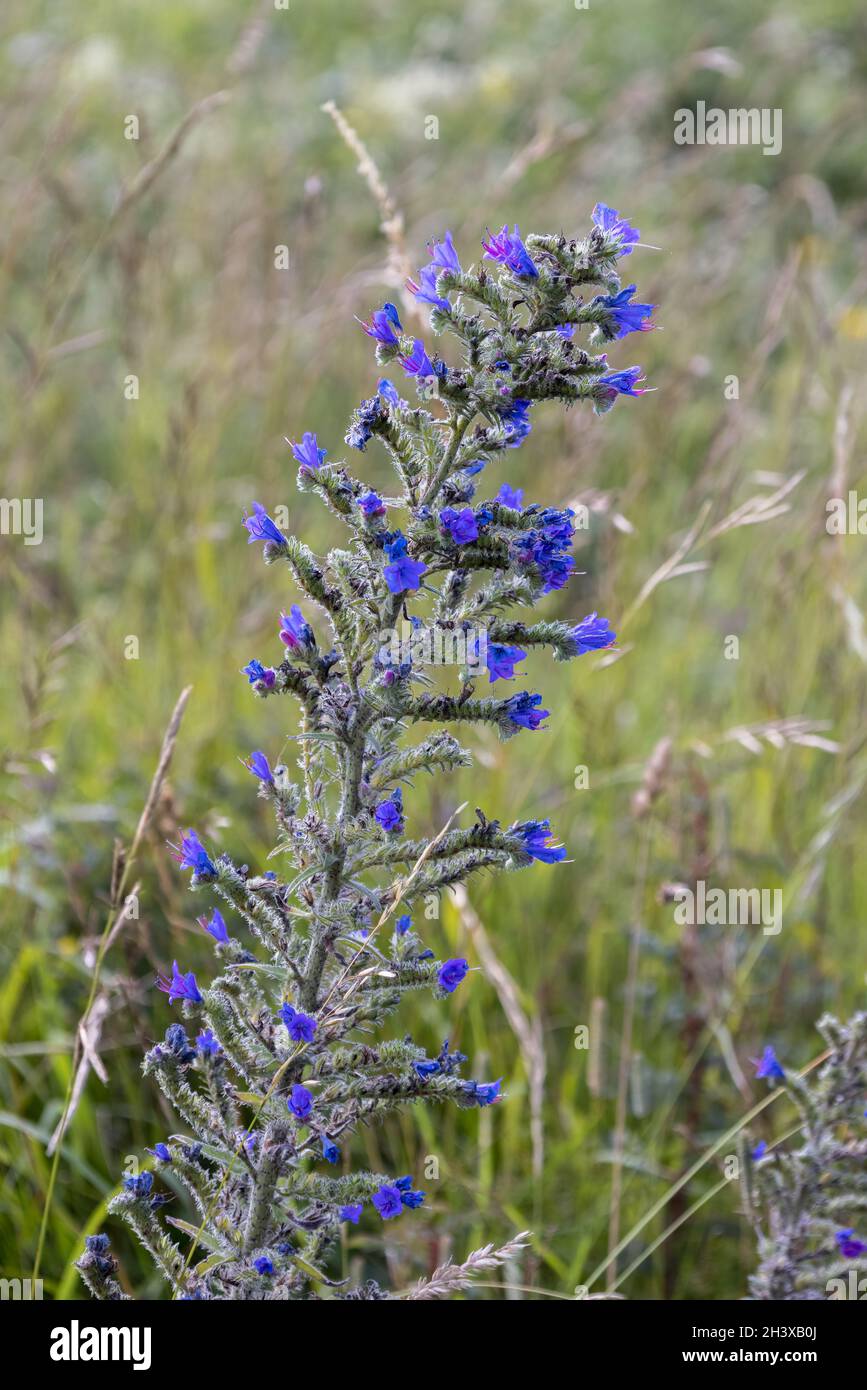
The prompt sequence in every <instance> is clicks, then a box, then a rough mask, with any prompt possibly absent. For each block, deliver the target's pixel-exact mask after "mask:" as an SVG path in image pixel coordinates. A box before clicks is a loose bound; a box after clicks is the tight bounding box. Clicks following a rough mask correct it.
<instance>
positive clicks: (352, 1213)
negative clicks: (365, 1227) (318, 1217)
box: [337, 1202, 364, 1226]
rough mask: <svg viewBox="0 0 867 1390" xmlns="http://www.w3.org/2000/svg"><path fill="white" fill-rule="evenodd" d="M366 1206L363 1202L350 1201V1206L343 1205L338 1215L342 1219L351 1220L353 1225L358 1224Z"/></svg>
mask: <svg viewBox="0 0 867 1390" xmlns="http://www.w3.org/2000/svg"><path fill="white" fill-rule="evenodd" d="M363 1211H364V1206H363V1204H362V1203H361V1202H350V1204H349V1206H346V1207H341V1208H340V1210H339V1211H338V1213H337V1215H338V1216H339V1217H340V1220H341V1221H351V1222H352V1224H353V1226H357V1225H358V1221H359V1218H360V1216H361V1213H362V1212H363Z"/></svg>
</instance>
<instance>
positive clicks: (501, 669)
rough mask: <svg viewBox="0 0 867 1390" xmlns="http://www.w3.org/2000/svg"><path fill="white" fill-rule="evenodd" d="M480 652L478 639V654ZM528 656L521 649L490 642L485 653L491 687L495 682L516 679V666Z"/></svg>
mask: <svg viewBox="0 0 867 1390" xmlns="http://www.w3.org/2000/svg"><path fill="white" fill-rule="evenodd" d="M478 651H479V642H478V638H477V639H476V654H478ZM526 656H527V653H526V652H525V651H522V650H521V648H520V647H505V646H501V645H500V644H499V643H498V642H489V643H488V644H487V650H486V652H485V662H486V665H487V668H488V671H489V672H490V681H489V683H490V684H491V685H493V684H494V681H511V680H514V679H515V664H516V663H517V662H518V661H524V660H525V658H526Z"/></svg>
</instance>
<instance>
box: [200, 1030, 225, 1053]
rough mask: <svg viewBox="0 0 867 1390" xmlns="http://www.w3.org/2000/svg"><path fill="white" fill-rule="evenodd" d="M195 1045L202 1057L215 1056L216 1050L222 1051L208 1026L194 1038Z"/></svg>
mask: <svg viewBox="0 0 867 1390" xmlns="http://www.w3.org/2000/svg"><path fill="white" fill-rule="evenodd" d="M196 1047H197V1048H198V1049H199V1051H200V1052H201V1054H202V1056H203V1057H216V1055H217V1053H218V1052H222V1050H223V1049H222V1048H221V1047H220V1044H219V1043H218V1042H217V1039H216V1038H215V1037H214V1035H213V1033H212V1032H211V1030H210V1028H205V1029H203V1031H202V1032H201V1033H200V1034H199V1036H198V1037H197V1038H196Z"/></svg>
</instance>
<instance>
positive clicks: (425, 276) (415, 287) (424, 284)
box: [406, 232, 461, 309]
mask: <svg viewBox="0 0 867 1390" xmlns="http://www.w3.org/2000/svg"><path fill="white" fill-rule="evenodd" d="M427 249H428V253H429V255H430V258H431V262H430V265H426V266H425V267H424V269H422V270H420V271H419V273H418V274H419V280H420V281H421V284H420V285H419V284H416V282H415V280H407V282H406V283H407V288H408V289H409V290H410V291H411V293H412V294H414V295H415V297H416V299H418V300H421V302H422V303H423V304H433V305H434V306H435V307H436V308H438V309H448V307H449V301H448V300H447V299H443V298H442V297H441V296H440V295H438V294H437V290H436V282H437V276H438V275H439V274H440V272H441V271H443V270H449V271H451V272H452V274H454V275H460V274H461V263H460V261H459V260H458V253H457V251H456V250H455V247H454V242H453V241H452V234H451V232H446V234H445V237H444V238H443V240H442V241H431V242H428V248H427Z"/></svg>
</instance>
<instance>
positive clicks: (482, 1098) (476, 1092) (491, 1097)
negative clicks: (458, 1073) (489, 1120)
mask: <svg viewBox="0 0 867 1390" xmlns="http://www.w3.org/2000/svg"><path fill="white" fill-rule="evenodd" d="M502 1084H503V1078H502V1077H500V1079H499V1081H465V1082H464V1090H465V1092H466V1094H467V1095H468V1096H470V1097H471V1098H472V1099H473V1100H474V1101H475V1102H476V1105H478V1106H480V1107H481V1108H482V1109H484V1107H485V1106H486V1105H493V1104H494V1102H495V1101H497V1100H499V1099H500V1087H501V1086H502Z"/></svg>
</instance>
